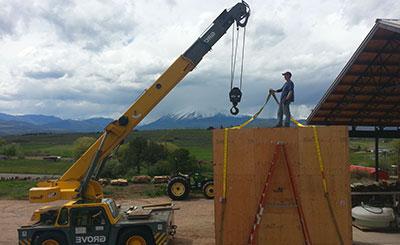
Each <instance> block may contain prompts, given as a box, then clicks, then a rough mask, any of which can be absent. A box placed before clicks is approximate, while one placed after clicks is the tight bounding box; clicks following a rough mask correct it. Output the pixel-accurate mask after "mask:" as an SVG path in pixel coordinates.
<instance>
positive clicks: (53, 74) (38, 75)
mask: <svg viewBox="0 0 400 245" xmlns="http://www.w3.org/2000/svg"><path fill="white" fill-rule="evenodd" d="M66 74H67V73H66V72H64V71H48V72H43V71H36V72H32V71H28V72H25V76H27V77H30V78H33V79H49V78H53V79H58V78H61V77H63V76H65V75H66Z"/></svg>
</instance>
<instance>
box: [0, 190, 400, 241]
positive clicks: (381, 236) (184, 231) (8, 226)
mask: <svg viewBox="0 0 400 245" xmlns="http://www.w3.org/2000/svg"><path fill="white" fill-rule="evenodd" d="M165 201H168V199H167V198H152V199H137V200H134V201H129V200H117V203H120V204H122V206H123V207H124V206H130V205H138V204H150V203H152V204H154V203H161V202H165ZM41 206H43V205H42V204H31V203H29V202H28V201H15V200H10V201H7V200H0V210H1V213H0V231H1V234H0V244H1V245H8V244H17V228H18V227H19V226H21V225H24V224H27V222H29V219H30V216H31V215H32V212H33V211H34V210H35V209H36V208H38V207H41ZM176 206H177V207H179V208H180V210H178V211H176V215H175V223H176V224H177V226H178V230H177V234H176V238H175V240H174V241H173V244H174V245H212V244H214V221H213V217H214V208H213V201H212V200H206V199H202V198H200V199H192V200H190V201H182V202H176ZM353 240H354V244H357V245H372V244H386V245H388V244H400V234H399V233H376V232H362V231H360V230H358V229H355V228H354V229H353ZM238 245H239V244H238Z"/></svg>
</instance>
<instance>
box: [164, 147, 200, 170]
mask: <svg viewBox="0 0 400 245" xmlns="http://www.w3.org/2000/svg"><path fill="white" fill-rule="evenodd" d="M168 160H169V162H170V164H171V170H172V171H173V172H175V173H177V172H183V173H189V172H194V171H197V170H198V166H197V164H196V158H195V157H194V156H192V155H190V152H189V151H188V150H186V149H183V148H181V149H177V150H175V151H173V152H171V154H170V155H169V158H168Z"/></svg>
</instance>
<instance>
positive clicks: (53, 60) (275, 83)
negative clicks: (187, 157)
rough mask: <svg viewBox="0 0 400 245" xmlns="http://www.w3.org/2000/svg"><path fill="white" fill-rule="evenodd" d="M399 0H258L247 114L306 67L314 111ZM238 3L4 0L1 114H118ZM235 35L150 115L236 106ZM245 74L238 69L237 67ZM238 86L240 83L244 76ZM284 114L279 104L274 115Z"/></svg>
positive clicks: (303, 104) (304, 82)
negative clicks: (232, 97)
mask: <svg viewBox="0 0 400 245" xmlns="http://www.w3.org/2000/svg"><path fill="white" fill-rule="evenodd" d="M399 3H400V2H399V1H396V0H388V1H372V0H366V1H349V0H332V1H318V0H310V1H296V0H291V1H287V2H285V3H282V1H280V0H272V1H268V2H266V1H261V0H255V1H252V2H251V3H250V5H251V7H252V10H253V11H252V16H251V18H250V20H249V24H248V28H247V38H246V44H247V45H246V57H245V70H244V79H245V80H244V84H243V101H242V103H241V104H240V109H241V112H242V113H244V114H252V113H254V112H256V111H257V110H258V107H259V106H260V105H261V104H262V102H263V99H264V98H265V95H266V91H267V90H268V88H271V87H272V88H277V87H279V86H281V85H282V77H281V73H282V72H283V71H285V70H290V71H292V73H293V74H294V76H293V80H294V81H295V84H296V85H295V86H296V101H295V104H294V107H293V111H294V113H295V116H296V117H304V116H307V114H308V113H309V112H310V110H311V109H312V108H313V106H314V105H315V104H316V103H317V102H318V100H319V99H320V98H321V97H322V95H323V94H324V92H325V90H326V89H327V88H328V87H329V85H330V84H331V83H332V81H333V80H334V79H335V77H336V75H337V74H338V73H339V72H340V70H341V69H342V68H343V66H344V64H345V63H346V61H347V60H348V59H349V58H350V57H351V55H352V53H353V52H354V50H355V49H356V48H357V46H358V45H359V44H360V43H361V41H362V40H363V38H364V37H365V35H366V34H367V33H368V31H369V30H370V28H371V27H372V25H373V24H374V21H375V18H378V17H380V18H382V17H383V18H385V17H387V18H393V17H396V16H398V12H399V10H400V6H399ZM231 5H232V1H230V0H229V1H228V0H223V1H206V2H204V1H203V2H200V1H196V0H190V1H189V0H185V1H183V0H168V1H159V0H153V1H145V0H137V1H124V0H119V1H91V0H88V1H78V0H76V1H45V0H36V1H24V0H3V1H0V53H1V54H2V59H0V112H7V113H12V114H22V113H41V114H52V115H56V116H61V117H63V118H87V117H92V116H111V117H115V118H116V117H118V115H119V113H121V112H123V111H124V110H125V109H126V108H127V107H128V106H129V105H130V104H131V103H132V102H133V101H134V100H135V98H137V96H138V95H139V94H141V92H142V91H143V90H144V89H145V88H147V87H148V86H150V85H151V84H152V82H153V81H154V80H155V79H156V78H157V77H158V76H159V75H160V74H161V73H162V72H163V71H164V70H165V69H166V68H167V67H168V66H169V65H170V64H172V62H173V61H174V60H175V59H176V58H177V57H178V56H179V55H180V54H181V53H183V52H184V51H185V50H186V49H187V48H188V47H189V46H190V45H191V44H192V43H193V42H194V41H195V40H196V39H197V37H198V36H199V35H200V33H201V32H202V31H203V30H204V29H205V28H206V27H207V26H208V25H209V24H210V23H211V22H212V20H214V18H215V17H216V16H217V15H218V14H219V13H220V12H221V11H222V9H224V8H227V7H230V6H231ZM230 44H231V39H230V30H229V31H228V33H227V35H226V36H225V37H223V38H222V39H221V41H220V42H218V43H217V44H216V45H215V46H214V47H213V50H212V52H210V53H209V54H207V56H206V57H204V59H203V61H202V62H201V63H200V64H199V66H198V67H197V68H196V69H195V70H194V71H193V72H191V73H190V74H189V75H188V76H187V77H186V78H185V79H184V81H183V82H182V83H181V84H179V86H178V87H177V88H176V89H174V90H173V91H172V92H171V94H170V95H168V96H167V97H166V99H165V100H164V101H162V102H161V103H160V104H159V106H158V107H157V108H156V109H155V110H154V111H153V112H152V113H151V114H150V116H149V117H148V118H147V120H153V119H155V118H157V117H159V116H162V115H165V114H175V113H185V112H192V111H196V112H198V113H202V114H213V113H218V112H223V113H228V110H229V108H230V106H231V105H230V103H229V99H228V92H229V86H230V85H229V82H230V81H229V79H230V77H229V75H230V67H229V61H230V55H231V54H230ZM236 77H238V74H236ZM235 82H236V83H237V82H238V81H237V80H236V81H235ZM275 113H276V106H274V105H273V104H271V105H269V106H268V107H267V109H266V111H265V112H264V113H263V115H262V116H264V117H270V116H274V115H275Z"/></svg>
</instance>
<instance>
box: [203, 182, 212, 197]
mask: <svg viewBox="0 0 400 245" xmlns="http://www.w3.org/2000/svg"><path fill="white" fill-rule="evenodd" d="M202 189H203V194H204V196H205V197H206V198H207V199H213V198H214V196H215V192H214V181H212V180H209V181H206V183H204V185H203V188H202Z"/></svg>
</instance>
